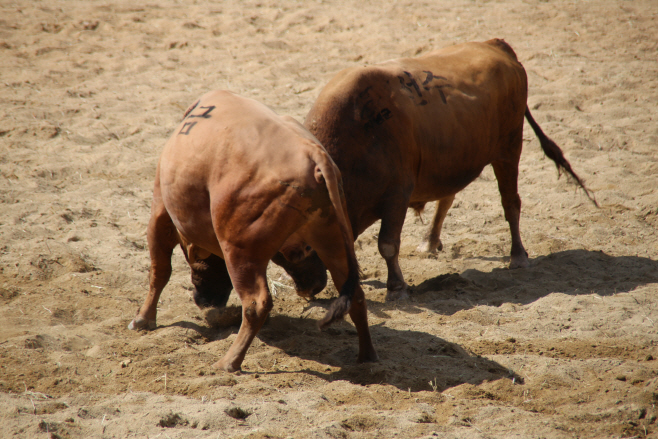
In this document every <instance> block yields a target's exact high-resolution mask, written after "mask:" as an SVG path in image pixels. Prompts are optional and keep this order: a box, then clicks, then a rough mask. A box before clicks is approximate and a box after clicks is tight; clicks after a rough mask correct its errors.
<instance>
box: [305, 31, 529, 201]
mask: <svg viewBox="0 0 658 439" xmlns="http://www.w3.org/2000/svg"><path fill="white" fill-rule="evenodd" d="M526 98H527V82H526V76H525V71H524V69H523V67H522V66H521V64H519V63H518V61H517V60H516V56H515V55H514V52H513V51H512V50H511V48H509V46H507V44H505V43H504V42H502V41H500V40H492V41H489V42H485V43H467V44H461V45H457V46H452V47H449V48H446V49H442V50H438V51H435V52H432V53H429V54H426V55H424V56H421V57H418V58H405V59H400V60H393V61H389V62H385V63H382V64H378V65H374V66H369V67H360V68H351V69H347V70H344V71H342V72H340V73H339V74H338V75H336V77H335V78H334V79H332V81H330V82H329V84H327V86H326V87H325V89H323V91H322V92H321V94H320V96H319V97H318V100H317V101H316V104H315V105H314V107H313V108H312V109H311V111H310V112H309V115H308V116H307V119H306V122H305V124H306V126H307V127H308V128H309V130H310V131H311V132H312V133H313V134H315V135H316V137H318V139H319V140H320V141H321V142H322V143H323V145H324V146H325V148H327V150H328V151H329V153H330V154H331V155H332V157H333V158H334V160H335V161H336V163H337V164H338V166H339V167H340V168H341V170H342V171H343V173H344V174H347V175H346V176H345V177H344V180H345V184H346V186H350V184H351V181H350V180H352V181H354V182H355V185H354V187H353V190H355V191H359V189H358V188H357V186H359V187H364V184H366V185H367V184H368V181H371V182H374V183H373V184H372V185H371V190H372V191H375V192H377V191H379V192H380V193H381V195H379V196H384V195H385V192H386V191H388V190H390V188H391V187H393V186H394V185H402V186H403V187H413V197H412V200H414V199H415V200H422V199H427V200H429V199H437V198H441V197H443V196H446V195H448V194H450V193H455V192H457V191H458V190H460V189H462V188H463V187H465V186H466V185H467V184H468V183H469V182H470V181H472V180H473V179H474V178H475V177H477V175H479V174H480V172H481V171H482V169H483V167H484V166H486V164H488V163H490V162H491V161H492V160H495V159H496V157H497V156H498V155H499V154H500V151H499V149H500V147H501V145H502V142H501V139H504V138H505V137H506V136H507V135H509V133H510V132H512V131H513V130H515V129H518V127H519V125H520V124H522V120H523V113H524V111H525V102H526ZM360 160H361V161H362V162H363V163H364V164H363V165H360V164H359V163H358V162H359V161H360ZM365 163H367V165H366V164H365ZM360 176H365V177H360ZM346 192H347V193H348V195H347V196H348V198H349V197H350V194H349V192H350V190H349V189H348V190H346ZM369 195H374V197H370V198H371V199H373V198H377V196H378V195H377V194H369Z"/></svg>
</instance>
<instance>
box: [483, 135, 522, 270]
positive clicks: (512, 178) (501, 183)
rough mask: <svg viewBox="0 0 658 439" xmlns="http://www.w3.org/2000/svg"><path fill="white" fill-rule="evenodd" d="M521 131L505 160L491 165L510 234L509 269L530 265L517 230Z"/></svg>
mask: <svg viewBox="0 0 658 439" xmlns="http://www.w3.org/2000/svg"><path fill="white" fill-rule="evenodd" d="M522 134H523V131H522V130H519V131H518V135H516V136H514V140H513V141H512V142H511V144H512V152H511V153H510V157H509V158H508V159H506V160H497V161H494V162H492V163H491V165H492V166H493V170H494V173H495V174H496V179H497V180H498V190H499V191H500V198H501V200H502V203H503V209H504V210H505V219H506V220H507V222H508V223H509V228H510V233H511V235H512V252H511V260H510V264H509V268H525V267H527V266H529V265H530V263H529V262H528V253H527V252H526V251H525V248H523V243H522V242H521V232H520V230H519V220H520V217H521V198H520V197H519V190H518V178H519V158H520V156H521V144H522V141H523V138H522Z"/></svg>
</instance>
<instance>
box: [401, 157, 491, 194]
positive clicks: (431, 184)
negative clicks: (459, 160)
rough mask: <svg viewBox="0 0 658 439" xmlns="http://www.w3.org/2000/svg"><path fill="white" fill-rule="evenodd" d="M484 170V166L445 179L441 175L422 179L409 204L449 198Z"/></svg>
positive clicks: (418, 182)
mask: <svg viewBox="0 0 658 439" xmlns="http://www.w3.org/2000/svg"><path fill="white" fill-rule="evenodd" d="M483 169H484V166H483V167H481V168H476V169H468V170H463V171H461V172H459V173H454V172H453V173H452V174H451V175H449V176H447V177H446V174H447V172H446V173H445V174H443V175H436V174H434V175H432V176H430V177H423V178H421V179H419V181H417V182H416V185H415V187H414V190H413V192H412V193H411V199H410V202H411V203H419V202H424V203H427V202H430V201H436V200H440V199H442V198H445V197H450V196H453V195H455V194H456V193H458V192H460V191H461V190H463V189H464V188H465V187H466V186H468V185H469V184H471V183H472V182H473V180H475V179H476V178H477V177H478V176H479V175H480V174H481V173H482V170H483Z"/></svg>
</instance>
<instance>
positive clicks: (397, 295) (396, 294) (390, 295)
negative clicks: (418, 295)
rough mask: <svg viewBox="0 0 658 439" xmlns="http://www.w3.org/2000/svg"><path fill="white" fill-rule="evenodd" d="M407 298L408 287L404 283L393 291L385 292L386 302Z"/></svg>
mask: <svg viewBox="0 0 658 439" xmlns="http://www.w3.org/2000/svg"><path fill="white" fill-rule="evenodd" d="M408 298H409V285H407V284H406V282H405V283H404V285H403V286H402V287H400V288H395V289H391V288H389V289H387V290H386V301H387V302H396V301H400V300H405V299H408Z"/></svg>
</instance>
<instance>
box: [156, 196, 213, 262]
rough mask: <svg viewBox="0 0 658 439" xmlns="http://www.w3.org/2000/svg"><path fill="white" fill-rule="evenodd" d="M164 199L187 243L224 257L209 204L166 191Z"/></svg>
mask: <svg viewBox="0 0 658 439" xmlns="http://www.w3.org/2000/svg"><path fill="white" fill-rule="evenodd" d="M188 197H189V196H188ZM186 198H187V197H186ZM163 201H164V203H165V208H166V209H167V212H168V213H169V216H170V217H171V220H172V222H173V223H174V226H175V227H176V229H177V230H178V233H179V234H180V235H181V237H182V238H183V239H184V240H185V241H187V243H189V244H194V245H195V246H197V247H199V248H201V249H204V250H207V251H209V252H210V253H213V254H215V255H217V256H219V257H221V258H223V257H224V254H223V252H222V249H221V247H220V245H219V241H218V240H217V235H216V234H215V230H214V228H213V224H212V217H211V214H210V209H209V207H208V206H207V205H202V204H201V203H195V202H192V201H191V200H180V199H172V197H167V196H166V195H165V194H164V193H163Z"/></svg>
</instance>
